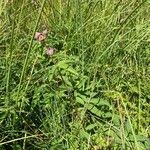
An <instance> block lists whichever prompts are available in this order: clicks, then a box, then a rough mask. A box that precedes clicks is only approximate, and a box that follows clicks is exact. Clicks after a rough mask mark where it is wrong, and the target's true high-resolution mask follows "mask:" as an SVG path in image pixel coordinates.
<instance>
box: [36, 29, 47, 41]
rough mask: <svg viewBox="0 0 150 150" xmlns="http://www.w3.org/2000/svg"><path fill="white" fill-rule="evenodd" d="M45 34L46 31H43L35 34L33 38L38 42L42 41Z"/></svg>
mask: <svg viewBox="0 0 150 150" xmlns="http://www.w3.org/2000/svg"><path fill="white" fill-rule="evenodd" d="M47 33H48V31H47V30H44V31H42V32H36V33H35V36H34V38H35V39H36V40H37V41H39V42H41V41H44V40H45V39H46V37H47Z"/></svg>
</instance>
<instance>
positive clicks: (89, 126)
mask: <svg viewBox="0 0 150 150" xmlns="http://www.w3.org/2000/svg"><path fill="white" fill-rule="evenodd" d="M96 126H97V124H96V123H93V124H90V125H88V126H87V127H86V128H85V129H86V130H92V129H93V128H95V127H96Z"/></svg>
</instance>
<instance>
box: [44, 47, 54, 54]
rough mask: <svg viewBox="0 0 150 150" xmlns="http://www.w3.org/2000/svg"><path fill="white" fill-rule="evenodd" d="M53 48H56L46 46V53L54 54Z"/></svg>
mask: <svg viewBox="0 0 150 150" xmlns="http://www.w3.org/2000/svg"><path fill="white" fill-rule="evenodd" d="M55 50H56V49H55V48H52V47H49V48H47V51H46V54H47V55H48V56H52V55H53V54H54V52H55Z"/></svg>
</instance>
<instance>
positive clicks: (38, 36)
mask: <svg viewBox="0 0 150 150" xmlns="http://www.w3.org/2000/svg"><path fill="white" fill-rule="evenodd" d="M47 34H48V31H47V30H44V31H42V32H36V33H35V37H34V38H35V39H36V40H37V41H38V42H43V41H44V40H45V39H46V38H47ZM55 50H56V49H55V48H52V47H47V48H46V54H47V55H48V56H51V55H53V54H54V52H55Z"/></svg>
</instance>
